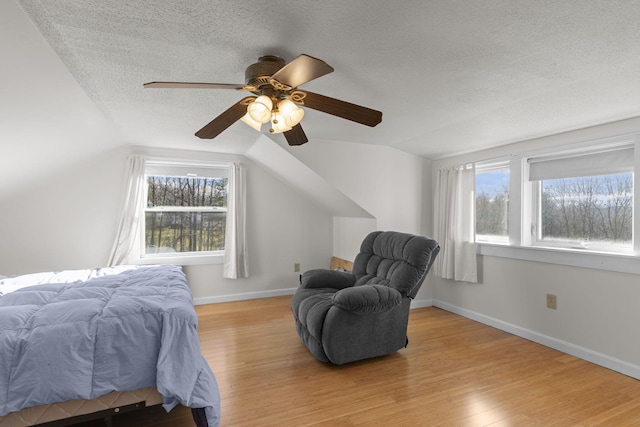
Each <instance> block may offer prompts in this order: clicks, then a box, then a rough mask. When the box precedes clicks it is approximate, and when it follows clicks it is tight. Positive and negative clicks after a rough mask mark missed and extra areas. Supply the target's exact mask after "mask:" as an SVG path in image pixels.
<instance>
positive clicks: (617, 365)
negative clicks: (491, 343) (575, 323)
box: [433, 299, 640, 379]
mask: <svg viewBox="0 0 640 427" xmlns="http://www.w3.org/2000/svg"><path fill="white" fill-rule="evenodd" d="M433 306H434V307H438V308H441V309H443V310H447V311H450V312H451V313H455V314H458V315H460V316H463V317H466V318H468V319H471V320H475V321H476V322H480V323H483V324H485V325H489V326H491V327H494V328H496V329H500V330H502V331H505V332H509V333H510V334H513V335H516V336H519V337H521V338H525V339H528V340H529V341H533V342H535V343H538V344H542V345H544V346H546V347H550V348H553V349H554V350H558V351H561V352H563V353H566V354H570V355H572V356H575V357H577V358H580V359H583V360H586V361H588V362H591V363H594V364H596V365H600V366H602V367H605V368H607V369H611V370H612V371H616V372H620V373H621V374H624V375H627V376H630V377H632V378H635V379H640V366H638V365H634V364H632V363H628V362H625V361H622V360H619V359H616V358H614V357H611V356H607V355H606V354H602V353H599V352H597V351H593V350H589V349H588V348H584V347H580V346H578V345H575V344H571V343H569V342H566V341H562V340H559V339H557V338H553V337H550V336H547V335H544V334H540V333H538V332H534V331H531V330H528V329H525V328H521V327H520V326H516V325H513V324H511V323H507V322H503V321H502V320H498V319H494V318H493V317H489V316H485V315H484V314H480V313H476V312H474V311H471V310H467V309H465V308H461V307H457V306H455V305H451V304H448V303H446V302H443V301H439V300H437V299H436V300H433Z"/></svg>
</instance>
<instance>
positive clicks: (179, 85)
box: [143, 82, 245, 90]
mask: <svg viewBox="0 0 640 427" xmlns="http://www.w3.org/2000/svg"><path fill="white" fill-rule="evenodd" d="M143 86H144V87H146V88H159V89H238V90H240V89H244V86H245V85H241V84H231V83H184V82H149V83H145V84H144V85H143Z"/></svg>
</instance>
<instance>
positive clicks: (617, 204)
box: [540, 173, 633, 245]
mask: <svg viewBox="0 0 640 427" xmlns="http://www.w3.org/2000/svg"><path fill="white" fill-rule="evenodd" d="M541 189H542V191H541V196H540V199H541V200H540V216H541V224H540V228H541V230H540V238H541V239H542V240H560V241H580V242H593V243H602V244H624V245H631V242H632V238H633V235H632V219H633V174H632V173H624V174H616V175H601V176H588V177H580V178H562V179H552V180H544V181H542V182H541Z"/></svg>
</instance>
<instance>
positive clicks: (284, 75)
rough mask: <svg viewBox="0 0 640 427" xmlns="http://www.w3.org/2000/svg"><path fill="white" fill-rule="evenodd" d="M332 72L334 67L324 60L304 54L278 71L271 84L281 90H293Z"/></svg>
mask: <svg viewBox="0 0 640 427" xmlns="http://www.w3.org/2000/svg"><path fill="white" fill-rule="evenodd" d="M331 72H333V67H332V66H331V65H329V64H327V63H326V62H324V61H323V60H321V59H317V58H314V57H312V56H309V55H305V54H302V55H299V56H297V57H296V58H295V59H293V60H292V61H291V62H289V63H288V64H287V65H285V66H284V67H282V68H280V69H279V70H278V71H276V73H275V74H274V75H272V76H271V78H270V79H269V83H271V84H272V85H273V87H275V88H276V89H279V90H291V89H293V88H296V87H298V86H300V85H301V84H304V83H306V82H309V81H311V80H313V79H317V78H318V77H322V76H324V75H325V74H329V73H331Z"/></svg>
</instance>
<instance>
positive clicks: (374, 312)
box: [291, 231, 440, 365]
mask: <svg viewBox="0 0 640 427" xmlns="http://www.w3.org/2000/svg"><path fill="white" fill-rule="evenodd" d="M439 251H440V247H439V246H438V243H437V242H436V241H435V240H432V239H429V238H427V237H424V236H415V235H412V234H406V233H399V232H393V231H374V232H373V233H370V234H369V235H368V236H367V237H366V238H365V239H364V241H363V242H362V245H361V247H360V253H359V254H358V255H357V256H356V259H355V261H354V263H353V272H351V273H349V272H343V271H337V270H327V269H317V270H309V271H307V272H305V273H304V274H303V275H302V281H301V284H300V287H299V288H298V290H297V291H296V293H295V294H294V296H293V298H292V299H291V310H292V311H293V317H294V319H295V323H296V329H297V332H298V335H299V336H300V339H301V340H302V342H303V343H304V344H305V345H306V347H307V348H308V349H309V351H310V352H311V354H313V356H314V357H315V358H316V359H318V360H320V361H322V362H332V363H335V364H337V365H340V364H343V363H347V362H353V361H356V360H361V359H367V358H370V357H377V356H383V355H387V354H390V353H393V352H395V351H398V350H400V349H401V348H403V347H405V346H406V345H407V344H408V338H407V323H408V320H409V308H410V305H411V300H412V299H413V298H415V296H416V294H417V293H418V290H419V289H420V286H421V285H422V282H423V281H424V279H425V276H426V275H427V273H428V272H429V269H430V268H431V266H432V265H433V262H434V260H435V258H436V256H437V254H438V252H439Z"/></svg>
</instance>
